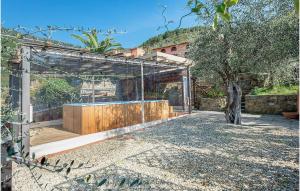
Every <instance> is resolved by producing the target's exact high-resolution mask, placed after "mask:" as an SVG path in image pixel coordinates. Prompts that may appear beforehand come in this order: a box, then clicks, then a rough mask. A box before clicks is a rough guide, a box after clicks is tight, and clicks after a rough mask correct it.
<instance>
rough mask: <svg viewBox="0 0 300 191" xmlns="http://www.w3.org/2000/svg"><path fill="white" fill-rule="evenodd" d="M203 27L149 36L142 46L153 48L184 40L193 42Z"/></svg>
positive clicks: (147, 48) (146, 48)
mask: <svg viewBox="0 0 300 191" xmlns="http://www.w3.org/2000/svg"><path fill="white" fill-rule="evenodd" d="M201 29H202V30H203V29H204V28H203V27H191V28H183V29H176V30H173V31H167V32H165V33H162V34H159V35H157V36H154V37H152V38H149V39H148V40H147V41H145V42H144V43H143V44H141V45H140V47H143V48H144V49H145V50H151V49H153V48H158V47H163V46H168V45H172V44H179V43H182V42H192V41H193V40H194V39H195V38H196V35H197V32H198V31H199V30H201Z"/></svg>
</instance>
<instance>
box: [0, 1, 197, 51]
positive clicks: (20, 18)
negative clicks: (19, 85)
mask: <svg viewBox="0 0 300 191" xmlns="http://www.w3.org/2000/svg"><path fill="white" fill-rule="evenodd" d="M186 1H187V0H2V11H1V17H2V18H1V21H2V25H3V26H4V27H9V28H12V27H16V26H17V25H21V26H24V27H29V28H33V27H35V26H40V27H45V26H47V25H56V26H73V27H85V28H94V27H95V28H97V29H102V30H107V29H117V30H119V31H124V30H125V31H126V33H125V34H118V35H114V37H115V38H116V40H117V41H118V42H120V43H121V44H122V45H123V47H125V48H131V47H135V46H138V45H140V44H141V43H142V42H144V41H145V40H147V39H148V38H149V37H152V36H154V35H156V34H159V33H162V32H164V30H159V31H157V28H158V27H159V26H162V25H163V17H162V16H161V11H162V7H161V5H166V6H167V12H166V16H167V18H168V19H170V20H174V21H176V23H175V24H173V25H172V26H173V28H176V27H177V25H178V21H179V18H180V17H181V16H182V15H184V13H186V12H187V11H188V10H187V8H186ZM195 24H196V22H195V18H193V17H189V18H187V19H185V20H184V23H183V25H182V26H183V27H189V26H193V25H195ZM172 26H171V28H172ZM53 38H54V39H57V40H61V41H64V42H70V43H74V44H80V43H79V42H78V41H76V40H75V39H73V38H72V37H70V34H67V33H61V32H59V33H55V34H54V35H53Z"/></svg>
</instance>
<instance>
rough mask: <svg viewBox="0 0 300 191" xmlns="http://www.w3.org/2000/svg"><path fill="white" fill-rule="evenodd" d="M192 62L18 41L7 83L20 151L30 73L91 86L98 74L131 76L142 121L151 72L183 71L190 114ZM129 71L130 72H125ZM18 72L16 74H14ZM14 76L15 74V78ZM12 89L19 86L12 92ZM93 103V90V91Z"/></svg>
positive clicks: (25, 142)
mask: <svg viewBox="0 0 300 191" xmlns="http://www.w3.org/2000/svg"><path fill="white" fill-rule="evenodd" d="M191 66H192V62H191V61H189V60H187V59H184V58H180V57H176V56H170V55H167V54H163V53H159V54H152V55H149V56H148V57H144V58H128V57H121V56H106V55H100V54H95V53H90V52H88V51H87V50H85V49H81V48H74V47H64V46H59V45H51V44H45V43H44V42H40V41H36V40H34V41H33V40H26V41H23V42H22V47H21V62H20V63H19V64H13V67H14V68H15V69H16V70H15V71H16V74H13V75H11V77H10V84H11V87H12V90H11V92H10V93H11V95H12V100H13V105H14V106H15V107H19V108H20V111H21V113H22V117H21V119H22V122H21V123H20V125H19V128H20V129H19V133H21V135H22V143H21V144H22V146H23V147H24V152H29V145H30V136H29V129H30V123H31V116H30V115H31V113H32V111H31V106H30V104H31V98H30V81H31V75H35V76H65V75H67V76H74V77H79V78H85V79H87V78H88V79H90V80H91V83H92V84H93V87H94V82H95V81H96V80H95V78H97V77H101V76H106V77H107V76H110V77H118V79H120V80H122V79H129V78H134V79H135V80H139V81H140V82H139V85H140V87H139V90H140V95H139V99H140V101H141V103H142V109H141V112H142V122H143V123H144V87H145V83H144V80H145V79H147V80H148V76H151V75H156V76H158V75H163V74H165V76H167V77H168V76H170V77H171V76H172V75H171V74H172V73H178V71H179V73H183V76H182V79H181V80H182V84H183V92H182V93H183V103H184V110H185V111H187V112H189V113H191V110H192V108H191V82H190V79H191V78H190V67H191ZM128 71H130V72H128ZM17 73H18V74H17ZM16 76H19V78H18V77H16ZM13 89H21V91H14V90H13ZM92 97H93V101H92V102H95V91H94V90H93V96H92Z"/></svg>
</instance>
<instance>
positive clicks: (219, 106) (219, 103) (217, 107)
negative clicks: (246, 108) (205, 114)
mask: <svg viewBox="0 0 300 191" xmlns="http://www.w3.org/2000/svg"><path fill="white" fill-rule="evenodd" d="M225 105H226V98H201V99H200V103H199V106H198V108H199V109H200V110H203V111H223V110H224V108H225Z"/></svg>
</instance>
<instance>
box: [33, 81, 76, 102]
mask: <svg viewBox="0 0 300 191" xmlns="http://www.w3.org/2000/svg"><path fill="white" fill-rule="evenodd" d="M35 97H36V99H37V102H39V103H44V104H48V105H52V104H54V105H57V104H63V103H67V102H70V101H72V100H74V99H76V98H78V97H79V95H78V92H77V90H76V89H75V88H74V87H72V86H71V85H69V84H68V82H67V81H66V80H64V79H55V78H53V79H49V80H47V81H45V82H43V84H42V86H41V87H40V89H39V90H38V91H37V92H36V93H35Z"/></svg>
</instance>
